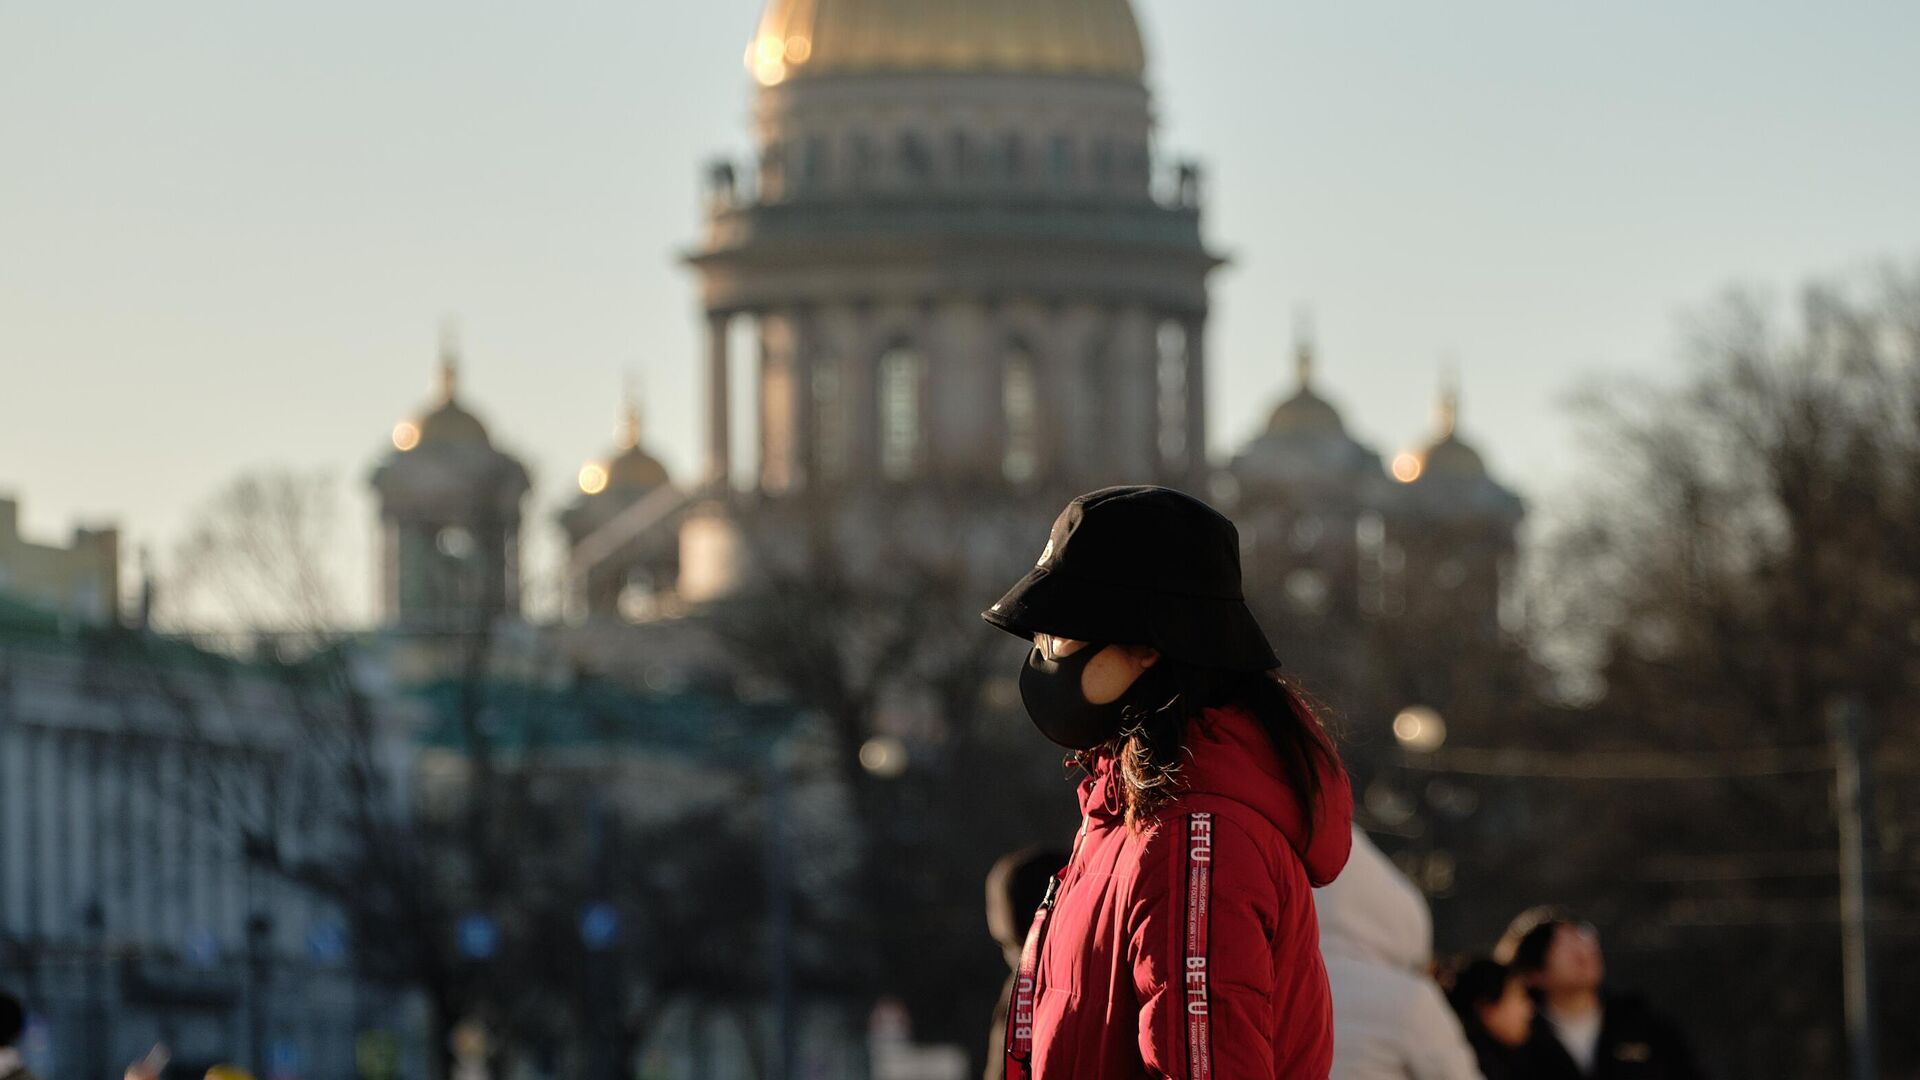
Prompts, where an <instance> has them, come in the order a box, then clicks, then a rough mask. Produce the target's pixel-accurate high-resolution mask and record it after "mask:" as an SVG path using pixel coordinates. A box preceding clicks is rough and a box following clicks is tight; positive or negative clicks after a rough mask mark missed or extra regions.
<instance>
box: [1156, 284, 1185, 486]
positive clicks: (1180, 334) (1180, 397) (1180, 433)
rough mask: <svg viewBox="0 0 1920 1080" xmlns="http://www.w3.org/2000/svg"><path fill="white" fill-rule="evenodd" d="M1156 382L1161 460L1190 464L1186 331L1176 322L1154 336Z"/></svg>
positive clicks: (1164, 324)
mask: <svg viewBox="0 0 1920 1080" xmlns="http://www.w3.org/2000/svg"><path fill="white" fill-rule="evenodd" d="M1154 353H1155V360H1156V363H1155V370H1154V374H1155V380H1154V385H1155V388H1156V389H1157V391H1158V394H1157V400H1158V410H1159V419H1160V423H1159V425H1158V428H1159V444H1160V460H1161V461H1162V462H1163V463H1165V464H1166V465H1168V466H1171V467H1179V468H1184V467H1185V466H1186V464H1187V449H1188V448H1187V328H1186V327H1184V326H1181V325H1180V324H1179V323H1178V322H1177V321H1175V320H1173V319H1167V320H1165V321H1164V322H1162V323H1161V324H1160V328H1159V330H1158V331H1157V332H1156V333H1155V334H1154Z"/></svg>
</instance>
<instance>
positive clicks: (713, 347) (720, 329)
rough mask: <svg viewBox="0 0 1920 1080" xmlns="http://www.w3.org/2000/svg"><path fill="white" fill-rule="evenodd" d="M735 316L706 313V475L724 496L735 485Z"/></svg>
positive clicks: (723, 313)
mask: <svg viewBox="0 0 1920 1080" xmlns="http://www.w3.org/2000/svg"><path fill="white" fill-rule="evenodd" d="M732 321H733V320H732V316H731V315H730V314H729V313H727V312H724V311H709V312H708V313H707V475H706V482H707V483H710V484H712V485H713V486H714V487H715V488H716V489H717V490H719V491H720V492H722V493H725V492H727V491H730V490H731V489H732V485H733V480H732V476H733V432H732V417H733V413H732V409H733V400H732V397H731V395H730V394H729V392H728V389H727V329H728V326H729V324H730V323H731V322H732Z"/></svg>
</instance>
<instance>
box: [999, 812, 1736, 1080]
mask: <svg viewBox="0 0 1920 1080" xmlns="http://www.w3.org/2000/svg"><path fill="white" fill-rule="evenodd" d="M1065 861H1066V853H1065V852H1062V851H1055V850H1049V849H1044V848H1032V849H1027V850H1023V851H1019V852H1015V853H1013V854H1011V855H1008V856H1007V857H1006V858H1004V859H1002V860H1001V861H1000V863H999V864H998V865H996V866H995V867H994V869H993V872H992V874H990V875H989V877H988V879H987V923H988V926H989V928H990V929H991V930H992V932H993V935H994V937H995V939H996V940H997V941H999V943H1000V945H1001V947H1002V948H1003V949H1004V950H1005V952H1006V956H1007V962H1008V965H1009V967H1010V968H1013V967H1017V965H1018V962H1019V956H1020V947H1021V939H1022V938H1023V937H1024V935H1025V931H1026V924H1027V922H1028V921H1030V919H1031V918H1032V914H1033V912H1034V910H1035V909H1036V908H1038V907H1039V906H1040V903H1041V898H1042V895H1043V894H1044V892H1045V889H1046V882H1047V878H1048V876H1049V874H1050V873H1051V872H1052V871H1053V870H1054V869H1056V868H1058V867H1059V866H1060V865H1062V864H1064V863H1065ZM1314 906H1315V908H1316V909H1317V913H1318V915H1319V922H1320V952H1321V955H1322V957H1323V958H1324V960H1325V962H1326V967H1327V981H1328V983H1329V984H1330V985H1331V987H1332V991H1333V1003H1334V1010H1333V1015H1334V1061H1333V1072H1332V1076H1331V1080H1481V1078H1484V1080H1702V1078H1704V1077H1705V1076H1706V1075H1707V1074H1706V1073H1705V1072H1703V1071H1702V1070H1701V1069H1700V1067H1699V1065H1698V1064H1697V1063H1696V1061H1695V1059H1694V1057H1693V1053H1692V1051H1691V1049H1690V1048H1689V1047H1688V1045H1687V1041H1686V1039H1685V1038H1684V1037H1683V1036H1682V1034H1681V1033H1680V1031H1679V1029H1678V1028H1677V1027H1676V1026H1675V1025H1674V1023H1673V1022H1672V1021H1671V1020H1669V1019H1668V1018H1667V1017H1665V1016H1664V1015H1662V1014H1661V1013H1660V1012H1658V1011H1657V1010H1655V1009H1654V1008H1653V1007H1652V1006H1650V1005H1649V1004H1648V1003H1647V1002H1646V1001H1645V1000H1644V999H1643V998H1642V997H1640V996H1639V995H1637V994H1634V993H1630V992H1628V991H1626V990H1623V989H1621V988H1619V987H1615V986H1612V985H1609V984H1608V983H1607V981H1606V961H1605V956H1604V954H1603V952H1602V950H1601V947H1600V935H1599V932H1598V931H1597V930H1596V929H1595V928H1594V926H1593V925H1592V924H1591V923H1587V922H1582V921H1579V920H1577V919H1575V918H1574V917H1572V916H1571V915H1570V914H1568V913H1566V912H1563V911H1559V910H1556V909H1553V908H1548V907H1537V908H1532V909H1529V910H1527V911H1524V912H1522V913H1520V915H1519V916H1517V917H1516V918H1515V919H1514V920H1513V922H1512V923H1511V924H1510V925H1509V926H1508V928H1507V931H1506V933H1505V934H1503V935H1502V936H1501V938H1500V940H1499V941H1497V942H1493V943H1490V944H1489V945H1488V947H1487V948H1486V950H1485V952H1484V953H1479V954H1470V955H1463V956H1456V957H1451V958H1448V959H1446V960H1444V961H1441V962H1436V960H1435V957H1434V955H1433V924H1432V919H1431V916H1430V914H1429V912H1428V909H1427V904H1426V900H1425V899H1424V898H1423V897H1422V895H1421V893H1420V891H1419V889H1417V888H1416V887H1415V886H1414V884H1413V883H1412V881H1410V880H1409V879H1408V878H1407V876H1406V875H1405V874H1403V873H1401V872H1400V870H1399V869H1398V868H1397V867H1395V866H1394V864H1393V862H1392V860H1390V859H1389V858H1387V856H1386V855H1385V854H1383V853H1382V852H1381V851H1380V849H1379V848H1378V847H1376V846H1375V845H1374V844H1373V842H1372V841H1371V840H1370V839H1368V837H1367V835H1366V833H1365V832H1363V831H1361V830H1360V829H1359V828H1357V827H1356V828H1355V829H1354V832H1353V854H1352V856H1351V858H1350V859H1349V860H1348V862H1347V866H1346V869H1345V870H1344V871H1343V872H1342V873H1341V875H1340V877H1339V878H1338V879H1337V880H1335V881H1334V883H1333V884H1331V885H1329V886H1327V887H1325V888H1323V889H1320V890H1317V891H1316V892H1315V894H1314ZM1011 987H1012V981H1011V977H1009V982H1008V988H1007V990H1005V991H1003V992H1002V995H1001V999H1000V1007H999V1009H998V1010H997V1011H996V1012H995V1014H994V1015H995V1026H994V1030H993V1031H992V1032H991V1034H990V1037H989V1041H988V1046H989V1047H990V1051H989V1053H988V1055H987V1062H988V1064H987V1072H986V1080H999V1078H1000V1077H1001V1060H1000V1054H999V1049H1000V1047H1001V1044H1002V1038H1003V1034H1004V1027H1003V1025H1004V1024H1005V1022H1006V1017H1007V1004H1008V1000H1009V997H1010V993H1011Z"/></svg>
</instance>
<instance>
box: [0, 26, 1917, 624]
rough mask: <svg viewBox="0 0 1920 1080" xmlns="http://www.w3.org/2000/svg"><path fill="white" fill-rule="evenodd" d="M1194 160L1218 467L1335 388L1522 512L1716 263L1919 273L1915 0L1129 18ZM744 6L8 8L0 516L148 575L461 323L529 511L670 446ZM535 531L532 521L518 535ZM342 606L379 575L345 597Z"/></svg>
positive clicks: (1653, 359) (694, 348)
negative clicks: (4, 495) (129, 554)
mask: <svg viewBox="0 0 1920 1080" xmlns="http://www.w3.org/2000/svg"><path fill="white" fill-rule="evenodd" d="M1135 2H1136V6H1137V8H1138V9H1139V10H1140V15H1141V18H1142V22H1143V23H1144V26H1145V29H1146V32H1147V34H1148V38H1149V49H1150V72H1149V79H1150V81H1151V84H1152V86H1153V89H1154V90H1155V92H1156V95H1157V102H1158V109H1159V115H1160V118H1161V125H1162V126H1161V146H1162V148H1163V150H1166V151H1170V152H1171V153H1173V154H1177V155H1191V156H1195V157H1198V158H1200V159H1201V160H1203V161H1204V162H1205V163H1206V165H1207V168H1208V170H1209V175H1210V177H1211V185H1210V186H1211V192H1212V201H1211V204H1210V207H1209V215H1208V232H1209V235H1210V238H1211V239H1212V241H1213V242H1214V244H1215V245H1216V246H1218V247H1219V248H1221V249H1223V250H1225V251H1226V252H1227V253H1229V254H1230V255H1231V257H1232V259H1233V265H1232V266H1231V267H1229V268H1228V269H1227V270H1225V271H1224V272H1223V273H1222V274H1221V275H1220V276H1219V277H1218V278H1217V279H1216V287H1215V291H1214V298H1215V305H1216V306H1215V310H1216V317H1215V321H1214V324H1213V325H1214V336H1213V339H1212V342H1211V349H1212V355H1213V357H1214V359H1215V365H1216V366H1215V376H1214V380H1213V384H1212V388H1211V389H1212V392H1213V394H1214V398H1213V401H1212V406H1213V408H1212V414H1213V417H1214V439H1215V447H1214V449H1215V451H1216V453H1219V454H1225V453H1226V452H1228V451H1229V450H1230V449H1231V448H1232V447H1234V446H1236V445H1238V444H1239V443H1241V442H1242V441H1244V440H1245V439H1246V438H1248V437H1249V436H1250V435H1251V434H1252V433H1253V432H1254V431H1255V430H1256V428H1257V427H1258V425H1259V424H1260V423H1261V422H1262V419H1263V416H1264V413H1265V411H1266V410H1267V408H1268V407H1269V406H1270V405H1271V403H1272V402H1273V400H1274V399H1275V398H1276V397H1277V396H1278V395H1280V394H1281V393H1283V392H1284V391H1285V390H1286V389H1287V388H1288V385H1289V384H1290V382H1291V378H1292V376H1291V373H1290V362H1289V360H1288V355H1289V347H1288V339H1289V337H1290V335H1291V327H1290V321H1291V313H1292V311H1293V309H1294V308H1295V307H1296V306H1297V305H1299V304H1310V305H1311V307H1312V309H1313V311H1314V313H1315V323H1316V325H1317V330H1318V338H1319V341H1320V344H1321V365H1320V378H1321V381H1322V383H1323V384H1324V387H1325V389H1326V391H1327V392H1328V394H1329V396H1331V397H1333V398H1334V399H1335V401H1336V402H1337V403H1339V404H1340V405H1342V406H1343V408H1344V409H1345V412H1346V415H1347V417H1348V420H1349V423H1350V425H1351V426H1352V427H1353V428H1354V429H1355V430H1356V431H1357V432H1358V433H1359V434H1360V436H1361V437H1362V438H1363V439H1366V440H1367V441H1370V442H1372V443H1373V444H1374V445H1375V446H1376V447H1377V448H1379V449H1381V450H1382V451H1383V452H1387V453H1389V454H1390V453H1391V452H1392V451H1393V450H1396V449H1400V448H1404V447H1406V446H1409V445H1411V444H1413V443H1415V442H1417V441H1418V440H1419V439H1420V437H1421V436H1422V435H1423V434H1424V432H1425V431H1426V430H1427V429H1428V426H1429V423H1430V413H1431V405H1432V400H1433V393H1434V385H1435V382H1436V373H1437V370H1438V363H1439V360H1440V358H1441V357H1442V356H1451V357H1453V358H1456V359H1457V361H1458V364H1459V367H1460V370H1461V373H1462V377H1463V381H1464V408H1463V422H1462V427H1463V430H1464V431H1465V433H1466V434H1467V436H1468V438H1469V439H1470V440H1471V441H1474V442H1476V443H1477V444H1478V445H1479V446H1480V447H1481V448H1482V449H1483V450H1484V451H1485V452H1486V454H1487V457H1488V459H1489V461H1490V462H1491V464H1492V466H1493V467H1494V469H1495V470H1496V472H1497V473H1498V474H1499V475H1501V476H1502V477H1504V478H1506V479H1507V480H1508V481H1509V482H1511V483H1512V484H1514V485H1515V486H1517V487H1519V488H1520V489H1521V490H1522V491H1523V492H1524V493H1526V494H1527V495H1528V496H1529V497H1530V498H1532V499H1534V500H1535V502H1536V503H1540V504H1546V505H1550V504H1551V502H1552V500H1553V499H1554V497H1555V494H1556V491H1557V490H1558V487H1559V486H1560V485H1563V484H1564V483H1565V481H1567V480H1568V479H1569V478H1571V477H1572V476H1574V475H1575V470H1576V465H1578V464H1579V461H1578V456H1577V454H1576V446H1575V442H1574V440H1573V438H1572V437H1571V435H1570V434H1569V428H1568V423H1567V419H1566V415H1565V413H1564V411H1563V410H1562V409H1561V408H1560V406H1559V402H1560V401H1561V399H1562V398H1563V397H1564V396H1565V395H1566V394H1567V392H1568V391H1570V390H1571V389H1573V388H1575V387H1576V386H1578V385H1579V384H1580V382H1581V381H1582V380H1583V379H1584V378H1586V377H1589V376H1591V375H1593V374H1596V373H1602V372H1608V371H1624V372H1638V373H1651V374H1657V373H1659V372H1660V371H1662V370H1663V369H1668V368H1671V367H1672V365H1673V364H1675V363H1676V359H1675V358H1676V357H1677V356H1678V355H1679V349H1678V342H1677V332H1676V316H1677V315H1679V314H1680V313H1682V312H1684V311H1685V310H1686V309H1688V308H1689V307H1692V306H1696V305H1698V304H1700V303H1701V302H1703V301H1705V300H1706V299H1708V298H1710V297H1711V296H1713V295H1714V294H1716V293H1717V292H1718V291H1719V290H1720V289H1721V288H1722V287H1724V286H1725V285H1727V284H1728V283H1731V282H1734V281H1744V282H1760V283H1766V284H1771V285H1774V286H1778V287H1781V288H1783V289H1785V288H1790V287H1792V286H1793V285H1794V284H1795V283H1797V282H1798V281H1800V280H1802V279H1803V278H1805V277H1806V276H1809V275H1813V274H1830V273H1834V272H1836V271H1845V270H1851V269H1855V268H1857V267H1859V266H1861V265H1862V264H1864V263H1866V262H1868V261H1871V260H1874V259H1879V258H1884V257H1898V258H1902V259H1911V258H1912V257H1914V256H1915V255H1920V63H1916V62H1915V44H1916V42H1920V5H1916V4H1913V3H1910V2H1901V0H1860V2H1856V3H1850V4H1846V5H1830V4H1829V5H1816V4H1810V3H1785V2H1779V0H1743V2H1742V3H1739V4H1727V3H1714V4H1709V3H1704V2H1697V0H1696V2H1678V0H1630V2H1623V3H1615V4H1589V5H1570V4H1550V3H1542V2H1540V0H1463V2H1458V3H1451V4H1444V5H1442V4H1434V3H1430V2H1426V0H1396V2H1376V3H1343V4H1306V3H1297V2H1292V0H1135ZM757 7H758V5H757V2H756V0H689V2H682V3H673V4H668V3H665V2H663V0H620V2H614V0H575V2H573V3H562V4H471V3H454V2H452V0H410V2H408V3H405V4H395V3H390V2H381V3H374V2H371V0H333V2H329V3H310V4H262V3H258V2H254V0H248V2H242V0H175V2H171V3H166V4H155V3H150V2H144V0H141V2H135V0H92V2H88V3H37V4H36V3H24V4H7V5H4V6H0V492H12V493H14V494H15V495H17V496H19V497H20V498H21V499H22V500H23V502H24V503H25V505H24V507H23V512H24V518H25V524H26V526H27V528H28V529H29V530H30V531H32V532H33V533H35V534H37V535H39V536H41V537H43V538H48V539H51V538H53V537H55V536H61V535H64V533H65V531H66V530H67V528H68V527H69V526H70V525H71V524H73V523H74V522H75V521H79V520H93V521H98V520H105V521H117V522H118V523H120V525H121V526H122V527H123V528H124V529H125V530H126V531H127V533H128V536H129V540H130V541H131V542H132V543H140V542H152V543H154V544H155V545H156V547H157V548H158V550H159V551H160V552H161V554H162V555H163V556H164V554H165V552H166V551H167V550H168V549H169V548H170V547H171V545H172V544H173V542H174V540H175V538H176V537H177V536H178V535H179V533H180V532H181V530H182V529H183V527H184V524H185V522H186V520H187V518H188V516H189V514H190V513H191V511H192V509H193V508H194V507H195V506H196V505H197V504H198V503H200V502H201V501H202V500H204V499H205V498H206V497H207V496H208V495H209V494H211V493H212V492H213V491H214V490H215V489H217V488H218V487H219V486H220V484H221V483H222V482H223V481H225V480H226V479H227V478H229V477H231V476H232V475H234V474H236V473H238V472H239V471H241V470H243V469H247V468H252V467H258V466H265V465H280V466H289V467H295V468H300V469H316V468H326V469H331V470H333V471H334V472H335V473H336V474H337V475H339V476H340V478H341V480H342V481H343V483H344V484H345V485H346V486H347V487H348V488H349V489H350V490H351V491H352V492H353V498H354V499H355V500H356V501H355V502H353V503H351V504H349V507H348V508H349V509H350V510H352V511H355V512H356V515H355V516H351V517H349V519H348V523H349V525H350V526H351V527H350V528H348V529H346V530H344V531H343V535H342V537H341V542H342V544H343V548H344V549H345V550H344V551H343V558H345V559H347V560H348V561H350V562H351V563H353V564H355V565H356V566H361V567H362V568H363V564H364V561H365V559H364V556H365V554H366V552H367V551H369V550H370V549H371V546H372V542H371V531H372V525H371V520H372V519H371V509H370V504H368V503H366V502H365V497H364V490H365V488H364V479H365V475H366V472H367V470H368V468H369V467H370V466H371V464H372V462H373V461H374V459H375V458H376V456H377V455H378V454H380V453H381V452H382V451H383V450H384V449H385V448H386V446H387V441H386V440H387V433H388V431H389V430H390V429H391V427H392V425H393V423H394V422H395V421H396V420H398V419H400V418H402V417H403V416H405V415H406V414H408V413H409V412H410V411H412V410H413V409H414V408H416V407H417V406H418V405H419V404H420V403H421V402H423V401H424V400H425V399H426V397H427V396H428V386H429V376H430V365H431V362H432V357H433V353H434V341H435V336H436V332H437V331H436V327H437V324H438V322H439V320H440V318H441V316H442V315H443V314H446V313H451V314H454V315H456V316H457V317H458V319H459V320H460V324H461V326H462V336H463V338H464V342H465V354H466V368H465V375H464V387H465V393H466V397H467V399H468V400H469V402H470V403H471V404H472V405H473V406H474V407H475V409H476V411H478V412H479V413H480V414H481V415H482V417H483V418H484V419H485V420H486V421H487V422H488V423H489V424H490V426H491V427H492V430H493V432H494V434H495V437H496V439H497V440H498V441H499V442H501V443H503V444H504V445H506V446H508V447H509V448H510V449H512V450H514V451H515V452H517V453H519V454H520V455H521V456H522V457H523V458H524V459H525V460H526V461H527V462H528V465H529V467H530V468H531V469H532V471H533V473H534V476H535V482H536V515H537V516H536V519H535V528H536V529H538V530H541V531H543V532H544V531H547V530H549V529H550V528H551V511H552V509H553V508H554V507H556V506H557V505H558V504H559V503H560V502H561V501H563V500H564V499H565V498H566V497H567V496H568V495H569V494H570V492H571V489H572V482H573V481H572V478H573V475H574V473H575V471H576V469H577V468H578V466H579V464H580V463H581V462H582V461H583V460H584V459H586V458H588V457H590V456H592V455H595V454H598V453H600V452H603V451H604V450H605V449H606V447H607V446H608V444H609V443H610V441H611V436H612V430H613V425H614V422H615V418H616V416H615V413H616V407H617V397H618V393H619V387H620V382H621V379H622V376H623V373H624V372H626V371H629V370H633V371H637V372H639V373H640V374H641V377H642V380H643V385H644V389H645V396H646V416H647V427H648V432H647V440H648V442H649V444H650V445H652V446H653V447H654V448H655V449H656V452H657V453H659V454H660V455H661V456H662V457H663V458H664V459H665V460H666V461H667V462H668V464H669V465H670V466H671V467H672V468H673V469H674V470H675V472H676V474H678V475H681V476H685V475H688V473H689V472H690V469H691V468H692V466H693V465H694V464H695V458H696V452H697V447H698V445H699V439H700V434H699V431H698V430H697V420H698V417H699V415H700V410H699V407H698V406H699V398H698V384H697V382H696V380H695V378H694V376H695V373H696V370H697V358H698V357H699V355H700V345H699V341H698V337H697V329H698V320H697V317H696V307H695V296H694V291H693V283H692V281H691V279H690V278H689V277H688V275H687V274H686V273H685V272H684V271H683V270H681V269H680V268H679V266H678V265H677V258H676V255H677V253H678V252H679V251H681V250H683V249H684V248H685V247H686V246H687V245H688V244H689V243H690V242H691V241H692V240H693V238H694V237H695V235H696V229H697V226H698V220H699V216H698V215H699V211H698V205H699V200H698V197H697V196H698V180H699V175H700V169H701V165H702V163H703V162H704V161H706V160H707V159H708V158H709V157H710V156H712V155H714V154H716V153H724V152H734V153H737V152H740V151H742V150H744V149H745V147H746V123H745V121H746V112H747V107H748V102H749V94H750V90H751V87H750V83H749V80H748V78H747V75H746V73H745V72H744V70H743V69H742V67H741V63H740V60H741V54H742V51H743V47H744V45H745V42H746V40H747V37H748V35H749V33H750V32H751V30H752V28H753V25H754V21H755V18H756V15H757ZM542 550H548V551H550V550H551V547H550V542H541V541H539V540H536V542H535V543H534V545H533V551H534V552H536V553H537V552H540V551H542ZM355 590H356V593H357V594H359V595H364V594H365V593H366V591H367V589H366V587H365V586H364V585H363V584H361V583H360V582H359V581H356V582H355Z"/></svg>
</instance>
